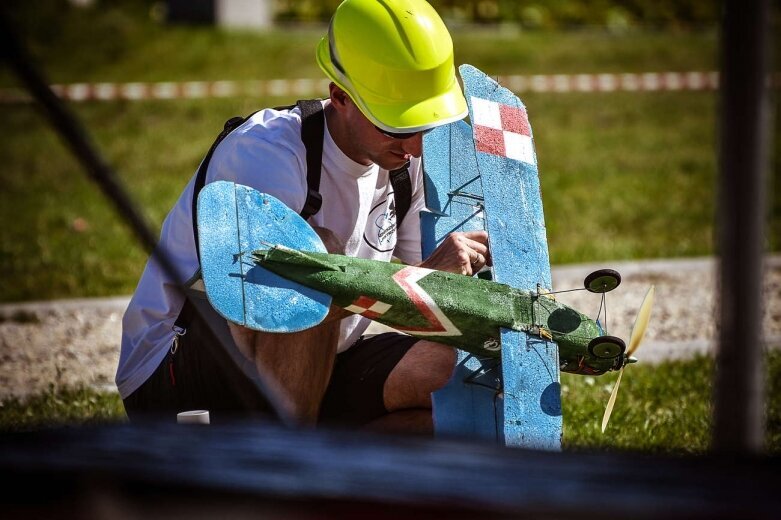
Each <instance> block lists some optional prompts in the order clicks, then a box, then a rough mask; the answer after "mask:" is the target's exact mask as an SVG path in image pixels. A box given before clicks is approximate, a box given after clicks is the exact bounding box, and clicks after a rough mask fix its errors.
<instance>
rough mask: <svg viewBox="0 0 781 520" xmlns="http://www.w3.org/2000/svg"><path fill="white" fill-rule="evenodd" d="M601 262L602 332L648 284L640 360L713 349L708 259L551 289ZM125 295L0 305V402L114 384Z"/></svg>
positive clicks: (587, 296) (581, 302)
mask: <svg viewBox="0 0 781 520" xmlns="http://www.w3.org/2000/svg"><path fill="white" fill-rule="evenodd" d="M601 267H610V268H613V269H616V270H617V271H619V272H620V273H621V275H622V278H623V282H622V284H621V286H620V287H618V289H616V290H615V291H613V292H611V293H610V294H608V299H607V303H608V323H607V325H608V330H609V332H610V333H611V334H612V335H615V336H619V337H622V338H628V337H629V333H630V330H631V327H632V323H633V321H634V317H635V313H636V312H637V308H638V306H639V305H640V302H641V301H642V299H643V296H644V294H645V291H646V289H647V288H648V286H649V285H651V284H654V285H655V286H656V305H655V307H654V311H653V315H652V321H651V325H650V326H649V328H648V333H647V336H646V341H645V343H644V344H643V347H642V349H641V350H640V351H639V352H638V357H639V358H640V361H641V362H652V363H655V362H660V361H663V360H665V359H684V358H687V357H691V356H693V355H696V354H699V353H703V354H705V353H709V352H712V349H713V338H714V337H715V334H716V331H717V329H716V324H715V323H714V315H715V314H714V305H715V300H714V294H715V293H714V278H715V263H714V261H713V260H712V259H708V258H705V259H684V260H654V261H647V262H605V263H601V264H589V265H585V264H580V265H568V266H561V267H554V269H553V282H554V287H555V289H556V290H562V289H569V288H575V287H582V283H583V278H585V276H586V275H587V274H588V273H590V272H591V271H593V270H594V269H597V268H601ZM765 271H766V272H765V277H764V280H765V282H764V297H765V302H766V306H765V313H764V319H763V335H764V338H765V343H766V345H767V346H768V347H770V348H778V347H781V255H773V256H769V257H768V258H767V260H766V269H765ZM558 299H559V301H561V302H563V303H567V304H569V305H572V306H573V307H575V308H577V309H579V310H581V311H582V312H584V313H585V314H588V315H596V313H597V310H598V308H599V297H598V296H596V295H593V294H591V293H588V292H586V291H579V292H573V293H564V294H560V295H558ZM127 302H128V297H117V298H100V299H80V300H58V301H48V302H31V303H22V304H3V305H0V399H4V398H7V397H9V396H12V395H13V396H22V397H23V396H26V395H29V394H32V393H38V392H41V391H43V390H46V389H47V388H49V386H50V385H55V386H60V385H75V384H87V385H91V386H95V387H99V388H105V389H115V388H114V386H113V379H114V371H115V369H116V366H117V360H118V358H119V347H118V345H119V340H120V334H121V321H122V313H123V312H124V309H125V307H126V306H127Z"/></svg>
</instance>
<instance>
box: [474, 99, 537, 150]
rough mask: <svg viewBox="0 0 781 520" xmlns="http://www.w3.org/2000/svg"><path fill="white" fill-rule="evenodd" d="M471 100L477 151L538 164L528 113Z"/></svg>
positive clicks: (479, 100) (518, 109) (505, 106)
mask: <svg viewBox="0 0 781 520" xmlns="http://www.w3.org/2000/svg"><path fill="white" fill-rule="evenodd" d="M471 101H472V125H473V127H474V133H475V148H477V151H479V152H485V153H490V154H492V155H500V156H502V157H507V158H508V159H514V160H516V161H522V162H525V163H528V164H531V165H535V164H536V161H535V158H534V144H533V143H532V136H531V127H530V126H529V118H528V117H527V116H526V110H524V109H523V108H521V107H513V106H510V105H505V104H503V103H496V102H494V101H488V100H487V99H482V98H478V97H474V96H473V97H472V99H471Z"/></svg>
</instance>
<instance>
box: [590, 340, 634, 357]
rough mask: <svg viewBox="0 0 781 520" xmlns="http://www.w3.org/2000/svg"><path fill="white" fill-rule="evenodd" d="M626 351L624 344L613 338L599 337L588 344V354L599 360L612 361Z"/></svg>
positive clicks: (622, 341)
mask: <svg viewBox="0 0 781 520" xmlns="http://www.w3.org/2000/svg"><path fill="white" fill-rule="evenodd" d="M625 351H626V344H625V343H624V340H622V339H621V338H617V337H615V336H600V337H599V338H594V339H592V340H591V343H589V344H588V353H589V354H591V355H592V356H594V357H597V358H600V359H612V358H615V357H618V356H620V355H621V354H623V353H624V352H625Z"/></svg>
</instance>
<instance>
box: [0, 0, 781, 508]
mask: <svg viewBox="0 0 781 520" xmlns="http://www.w3.org/2000/svg"><path fill="white" fill-rule="evenodd" d="M766 13H768V2H767V0H764V1H761V2H752V3H750V5H740V4H738V2H735V1H728V2H726V3H725V9H724V21H723V34H724V35H725V39H727V40H729V41H730V42H732V41H734V42H740V44H730V45H726V44H725V43H724V42H722V52H723V64H722V71H723V74H722V77H723V80H724V82H725V85H727V87H726V88H725V89H723V91H722V95H723V112H724V114H723V117H722V123H721V125H722V128H721V131H722V136H721V140H720V144H721V163H722V166H721V176H720V193H722V198H721V199H720V202H721V203H720V222H719V225H720V226H722V228H721V229H722V235H721V240H720V251H721V260H722V282H723V289H722V301H723V302H726V304H724V305H722V307H723V309H722V320H730V321H722V323H723V324H724V329H723V333H722V337H721V349H720V353H719V358H718V366H719V368H718V370H719V374H720V375H719V377H718V378H717V387H716V399H715V417H716V427H715V428H714V447H715V448H716V449H717V450H718V451H715V452H712V453H710V454H707V455H704V456H687V457H668V456H655V455H647V454H646V455H643V454H633V453H613V454H604V453H602V454H596V453H550V452H538V451H529V450H522V449H507V448H500V447H496V446H491V445H486V444H477V443H474V442H471V443H468V442H461V441H454V440H441V439H439V440H430V439H420V438H412V437H404V438H395V437H383V436H377V435H370V434H367V433H359V432H340V431H327V430H318V431H313V430H302V429H299V430H291V429H289V428H282V427H281V426H279V423H272V422H271V421H267V422H263V421H256V422H253V423H235V424H228V425H213V426H209V427H200V426H179V425H176V424H169V423H147V424H133V425H129V424H120V425H111V426H102V427H90V428H62V429H55V430H49V431H39V432H26V433H15V434H3V435H0V439H1V441H0V469H1V470H2V472H3V474H4V476H5V477H6V478H5V482H6V484H5V485H4V486H3V487H2V490H0V497H2V503H3V504H4V516H6V517H16V516H19V517H21V516H22V515H24V516H25V517H29V516H30V514H31V513H32V514H33V515H36V516H37V515H41V516H43V515H45V516H54V515H58V516H60V515H63V512H65V511H67V513H65V515H66V516H78V517H101V518H111V517H124V518H138V517H142V516H144V517H146V516H148V515H149V514H150V513H151V514H156V515H163V514H177V515H180V516H181V515H197V516H206V515H210V516H211V515H214V516H218V515H219V516H227V515H231V516H235V517H245V516H246V517H249V516H253V517H256V516H258V514H265V515H266V516H271V517H282V516H284V517H290V516H302V517H311V516H313V515H314V514H316V515H318V516H323V517H336V516H344V515H347V514H364V515H367V516H368V515H369V514H371V515H372V516H373V517H391V516H401V515H403V514H408V513H409V514H425V515H426V516H429V517H448V518H460V517H470V518H473V517H474V516H475V515H479V516H480V517H506V516H515V515H533V516H535V517H550V518H567V517H578V518H597V517H599V518H603V517H604V515H605V512H606V511H605V510H607V511H608V512H610V513H612V514H613V515H619V516H630V515H631V516H632V517H637V518H657V517H659V516H660V515H667V516H673V517H681V518H684V517H685V518H732V517H742V518H771V517H774V516H776V515H777V511H778V510H779V509H781V495H779V494H778V488H779V484H781V459H779V458H778V457H767V456H763V455H761V454H760V451H761V450H760V449H758V446H757V438H758V437H759V435H758V432H759V433H761V432H762V425H761V418H759V414H758V413H757V412H756V410H757V409H761V408H762V407H761V400H762V392H761V379H760V378H758V375H757V372H758V370H757V367H759V366H760V365H761V343H760V341H759V337H758V330H759V328H758V327H754V326H753V325H752V324H753V321H750V323H744V322H743V321H737V322H734V323H733V322H732V321H731V320H734V319H737V320H744V319H748V320H755V319H757V318H756V317H757V316H758V313H756V312H750V311H751V310H752V309H755V308H756V307H757V306H758V305H759V301H760V294H759V290H758V278H757V280H755V279H754V278H753V277H751V278H750V280H748V281H747V280H746V276H747V274H748V275H752V273H753V274H754V275H756V276H757V277H758V276H759V275H758V273H760V272H761V269H759V268H758V267H759V266H760V265H761V242H762V236H763V229H764V227H763V218H764V206H763V205H761V204H757V201H758V200H761V197H760V198H756V194H757V193H762V190H763V187H764V184H763V182H764V181H763V175H762V168H763V167H764V165H765V164H766V163H765V161H764V158H765V155H764V154H765V153H766V143H767V135H766V134H767V118H766V117H765V116H764V114H765V111H766V110H767V92H766V91H765V90H764V89H763V87H762V85H763V82H764V76H765V69H764V68H763V67H766V65H767V54H768V52H769V51H768V48H769V47H770V45H769V41H768V40H769V38H767V37H766V35H765V33H763V31H758V30H757V25H756V24H757V20H762V21H763V22H764V23H766V22H767V19H768V17H767V16H765V14H766ZM0 33H2V43H3V45H2V49H3V50H2V52H3V57H4V59H6V60H8V61H9V62H11V64H12V65H13V66H14V68H15V70H17V73H18V72H19V70H20V69H19V68H18V66H19V63H20V62H19V60H18V58H19V55H16V56H14V50H15V48H16V47H15V42H14V41H13V39H12V36H11V35H10V31H7V30H6V29H5V28H3V30H2V31H0ZM752 33H753V34H754V36H757V35H758V36H757V37H751V36H752ZM730 35H732V36H730ZM744 36H746V37H745V38H744ZM746 47H748V48H746ZM745 56H751V57H754V56H758V57H759V59H756V60H745ZM15 60H16V61H15ZM740 60H745V61H744V65H745V66H746V68H741V67H740V66H739V62H740ZM21 66H22V68H25V67H26V68H27V69H28V72H29V71H32V76H28V77H27V78H26V80H25V79H23V81H24V82H25V83H26V84H27V86H28V89H30V90H31V91H33V94H34V95H36V98H38V99H39V101H41V99H42V98H47V96H49V95H51V96H52V97H53V94H51V92H50V91H49V94H46V92H45V91H43V90H42V91H37V92H36V91H35V89H36V88H38V89H39V88H40V85H38V87H35V86H33V83H34V78H35V76H36V75H35V71H34V69H33V68H32V67H31V65H30V64H29V63H25V60H21ZM747 69H748V70H747ZM31 78H33V79H31ZM40 83H41V84H42V83H43V82H40ZM44 87H45V84H44ZM44 90H48V89H44ZM757 93H759V95H757ZM746 100H749V101H748V102H747V101H746ZM47 103H54V105H51V106H55V109H54V110H55V111H56V110H57V109H56V106H57V104H58V103H59V104H60V108H61V109H62V108H63V107H62V106H61V102H60V101H59V100H57V99H56V97H54V99H52V98H51V97H50V98H48V101H47ZM746 103H748V104H749V105H750V106H751V107H753V109H752V110H750V111H748V112H747V111H745V108H746V107H745V104H746ZM51 106H49V107H48V108H49V109H51ZM739 109H743V112H742V114H741V113H740V111H739ZM63 113H64V114H65V116H62V114H63ZM751 114H757V117H755V118H752V117H750V115H751ZM49 116H50V118H52V123H53V125H54V126H55V127H56V128H57V129H58V132H59V133H60V135H61V137H63V139H65V140H66V142H68V143H69V146H71V148H72V150H73V151H74V153H75V154H76V155H77V157H79V159H80V160H81V161H82V163H85V161H91V162H86V164H85V166H86V169H87V171H88V172H89V173H90V175H92V176H93V179H94V180H95V181H96V182H98V183H99V184H100V185H101V187H102V188H103V189H104V192H106V193H108V192H110V191H111V190H115V189H116V188H117V186H115V185H114V184H112V182H111V179H112V178H113V177H112V176H111V175H108V176H104V177H100V176H99V175H98V176H96V175H95V172H100V171H103V172H104V173H105V172H108V173H109V174H111V170H110V169H109V168H108V166H107V165H106V164H105V162H103V161H102V160H101V159H100V156H98V155H97V154H95V153H94V150H93V149H92V147H91V145H90V144H89V141H88V140H87V139H86V138H84V139H81V140H78V137H79V135H78V134H79V127H78V126H76V127H75V128H76V132H75V133H71V134H68V132H67V128H65V127H63V125H66V126H67V116H68V114H67V112H62V113H60V115H59V117H54V116H53V115H52V113H50V114H49ZM63 117H64V118H63ZM71 129H73V127H72V128H71ZM85 135H86V134H84V135H83V136H82V137H85ZM74 138H76V140H75V141H73V140H72V139H74ZM741 154H744V155H741ZM106 179H108V180H106ZM735 183H737V184H735ZM733 187H734V189H733ZM119 193H120V197H119V198H112V201H113V202H114V203H115V204H116V205H117V206H118V208H119V209H120V212H122V214H123V215H128V214H130V215H135V212H134V206H133V205H132V204H131V203H130V201H129V199H128V200H125V199H122V198H121V195H122V194H123V193H124V192H122V191H121V190H120V191H119ZM727 194H729V195H730V196H727ZM735 216H737V217H739V218H737V219H733V218H732V217H735ZM131 226H132V227H133V229H134V231H135V232H136V234H137V235H138V236H139V238H140V239H141V241H142V242H143V243H144V244H145V246H146V247H147V249H148V250H151V249H152V248H153V247H154V243H155V240H154V238H153V237H152V235H151V234H150V233H149V228H148V227H147V226H146V225H145V224H144V223H143V220H142V219H138V220H137V221H133V220H132V219H131ZM725 226H729V228H727V227H725ZM150 244H151V247H150ZM162 261H163V262H166V261H165V260H162ZM735 273H738V274H740V276H735ZM752 276H753V275H752ZM738 282H739V283H738ZM735 283H738V285H737V286H736V285H735ZM730 309H741V312H733V313H731V314H730V312H729V310H730ZM746 334H750V337H746ZM735 359H737V360H738V362H739V363H738V364H737V365H734V364H730V360H733V361H734V360H735ZM730 374H731V376H730V377H733V379H730V378H729V377H727V376H729V375H730ZM758 388H759V390H758ZM263 392H264V389H263V386H262V385H261V386H260V387H259V393H260V394H263ZM285 422H286V421H285V420H284V419H283V423H285ZM596 500H598V501H599V503H603V504H607V505H606V506H604V507H602V508H597V507H596V506H595V503H596V502H595V501H596Z"/></svg>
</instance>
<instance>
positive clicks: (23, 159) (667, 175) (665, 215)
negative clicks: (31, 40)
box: [0, 92, 715, 301]
mask: <svg viewBox="0 0 781 520" xmlns="http://www.w3.org/2000/svg"><path fill="white" fill-rule="evenodd" d="M524 98H525V103H526V104H527V106H528V108H529V112H530V118H531V121H532V124H533V125H534V129H535V140H536V144H537V152H538V157H539V166H540V172H541V179H542V193H543V199H544V204H545V213H546V221H547V226H548V239H549V241H550V251H551V259H552V262H553V263H554V264H562V263H569V262H587V261H597V260H614V259H631V258H652V257H678V256H696V255H707V254H710V253H712V252H713V239H712V234H713V212H714V202H713V201H714V197H715V194H714V180H715V153H714V151H713V150H714V144H713V143H714V139H715V136H714V130H713V127H714V103H715V98H714V95H713V93H702V92H687V93H645V94H639V93H614V94H567V95H562V94H549V95H542V94H534V95H532V94H529V95H527V96H524ZM279 102H281V100H274V99H272V100H262V101H261V102H258V101H257V100H250V99H229V100H201V101H184V100H182V101H146V102H132V103H131V102H124V103H123V102H118V103H93V104H79V105H74V106H73V108H74V110H75V111H76V112H77V114H78V115H79V116H80V117H81V118H82V119H83V121H84V122H85V124H86V125H87V126H88V127H89V128H90V129H92V131H93V136H94V140H95V142H96V143H97V144H98V145H99V146H100V147H101V149H102V150H103V151H104V153H105V154H106V156H107V158H108V161H109V162H110V163H111V164H112V165H114V166H115V167H116V169H117V171H118V172H119V173H120V175H121V178H122V180H123V181H124V184H125V185H126V186H127V187H128V189H129V190H130V192H131V193H132V195H133V196H134V198H135V199H136V200H137V201H138V202H139V203H140V205H141V207H142V208H143V210H144V212H145V214H146V215H147V216H148V218H149V221H150V222H151V223H152V225H153V226H155V228H157V227H158V226H159V225H160V224H161V222H162V220H163V218H164V217H165V215H166V213H167V212H168V210H169V209H170V208H171V206H172V205H173V203H174V202H175V200H176V198H177V197H178V196H179V193H180V192H181V189H182V188H183V187H184V185H185V183H186V182H187V181H188V179H189V178H190V176H191V175H192V174H193V172H194V170H195V168H196V166H197V164H198V162H199V161H200V159H201V157H202V154H203V153H204V151H205V150H207V149H208V147H209V145H210V144H211V141H212V139H213V137H214V134H215V133H216V131H217V129H219V128H220V127H221V125H222V122H223V121H224V120H225V119H226V118H227V117H228V116H230V115H232V114H246V113H249V112H251V111H252V110H253V109H254V108H255V107H256V106H263V105H264V104H273V103H279ZM0 117H2V118H3V120H4V121H5V122H6V125H7V126H8V127H10V128H14V129H17V131H12V132H10V133H9V134H7V135H6V138H5V139H4V140H3V141H2V143H0V150H2V152H3V156H4V157H5V161H4V166H3V168H2V169H0V182H2V183H3V186H4V189H3V204H2V205H0V219H2V221H3V222H5V223H7V225H6V226H3V228H2V231H0V234H1V235H0V236H1V237H2V240H0V259H2V264H3V270H4V273H5V276H4V277H3V278H2V279H0V299H1V300H3V301H19V300H36V299H50V298H62V297H75V296H103V295H116V294H127V293H130V292H132V291H133V289H134V287H135V283H136V281H137V279H138V277H139V275H140V273H141V270H142V268H143V265H144V261H145V254H144V253H143V252H142V251H141V249H140V248H139V247H138V246H137V245H136V244H135V242H134V241H133V239H132V237H131V236H130V234H129V232H128V231H127V229H126V228H125V227H124V225H123V224H122V223H121V222H120V220H119V219H118V218H117V216H116V215H115V214H114V211H113V209H112V208H111V207H110V206H109V205H108V203H107V202H106V201H105V200H104V199H103V198H102V196H101V195H100V194H99V193H98V191H97V189H96V188H95V186H94V185H93V184H92V183H91V182H90V181H88V180H87V179H86V178H85V176H84V175H83V174H82V172H81V171H80V169H79V167H78V165H77V164H76V163H75V161H74V159H73V158H72V157H71V156H70V155H69V153H68V152H67V150H65V149H64V147H63V146H62V144H60V142H59V141H58V140H57V138H56V137H55V135H54V134H53V133H52V131H51V130H50V129H49V127H47V126H46V124H45V123H44V122H43V121H42V119H41V117H40V115H39V114H38V113H37V112H36V111H35V109H34V107H32V106H27V105H12V106H8V105H3V106H0ZM671 121H675V124H674V125H671ZM22 129H23V130H24V131H21V130H22Z"/></svg>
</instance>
